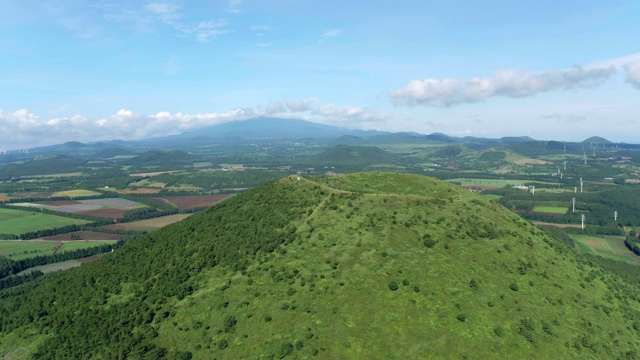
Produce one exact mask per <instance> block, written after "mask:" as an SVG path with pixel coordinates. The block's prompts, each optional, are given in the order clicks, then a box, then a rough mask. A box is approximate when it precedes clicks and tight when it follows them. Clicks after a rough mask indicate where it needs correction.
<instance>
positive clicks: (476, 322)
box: [0, 173, 640, 359]
mask: <svg viewBox="0 0 640 360" xmlns="http://www.w3.org/2000/svg"><path fill="white" fill-rule="evenodd" d="M625 279H627V277H625V278H623V277H622V275H617V274H616V273H614V272H613V271H611V270H606V269H604V268H602V267H600V266H599V265H598V264H596V263H595V262H594V260H591V259H590V258H583V257H581V256H580V255H578V254H577V253H575V252H574V251H573V250H572V249H571V248H570V247H568V246H565V245H564V243H563V242H562V241H560V240H556V239H555V238H552V237H551V236H550V235H548V234H546V233H543V232H542V231H541V230H539V229H537V228H536V227H534V226H533V225H531V224H530V223H528V222H526V221H525V220H523V219H521V218H520V217H518V216H517V215H516V214H513V213H511V212H510V211H507V210H506V209H504V208H502V207H501V206H499V205H498V204H496V203H494V202H491V201H489V200H487V199H484V198H483V197H481V196H479V195H476V194H474V193H471V192H468V191H466V190H464V189H462V188H459V187H456V186H454V185H451V184H448V183H445V182H442V181H438V180H435V179H431V178H427V177H422V176H416V175H400V174H386V173H359V174H351V175H348V176H345V177H337V178H302V179H301V180H298V178H297V177H288V178H284V179H281V180H277V181H271V182H268V183H266V184H264V185H262V186H260V187H258V188H255V189H253V190H250V191H247V192H245V193H243V194H241V195H238V196H235V197H233V198H231V199H228V200H226V201H223V202H221V203H219V204H217V205H215V206H213V207H212V208H210V209H208V210H206V211H203V212H200V213H198V214H195V215H193V216H190V217H189V218H187V219H185V220H184V221H181V222H179V223H176V224H174V225H170V226H168V227H166V228H164V229H162V230H159V231H156V232H154V233H152V234H150V235H147V236H146V237H144V238H141V239H137V240H132V241H130V242H129V243H128V244H127V245H125V246H123V247H121V248H120V249H119V250H118V251H116V252H114V253H112V254H108V255H105V256H104V257H103V258H102V259H101V260H100V261H98V262H95V263H91V264H87V265H83V266H82V267H80V268H76V269H72V270H68V271H65V272H62V273H57V274H52V275H47V276H44V277H41V278H40V279H39V280H37V281H36V283H35V284H31V285H22V287H15V288H12V289H9V290H5V291H3V292H0V331H1V332H0V356H7V355H9V356H10V357H11V358H23V357H24V358H28V357H36V358H56V359H57V358H102V359H114V358H153V359H156V358H164V357H166V358H181V359H188V358H191V357H193V358H194V359H252V358H254V359H279V358H290V359H310V358H314V357H315V358H323V359H374V358H375V359H378V358H379V359H391V358H397V359H417V358H452V359H462V358H468V359H488V358H500V359H502V358H514V359H524V358H550V359H557V358H580V359H583V358H637V357H638V356H640V349H639V347H640V345H639V342H638V339H639V338H640V320H639V319H640V316H639V315H640V304H639V303H638V301H639V300H640V292H639V288H638V285H637V283H636V282H635V280H633V277H628V279H629V280H625Z"/></svg>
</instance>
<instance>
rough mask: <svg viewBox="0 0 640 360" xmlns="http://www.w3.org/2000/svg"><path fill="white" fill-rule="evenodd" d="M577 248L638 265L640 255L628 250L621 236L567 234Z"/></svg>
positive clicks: (639, 263)
mask: <svg viewBox="0 0 640 360" xmlns="http://www.w3.org/2000/svg"><path fill="white" fill-rule="evenodd" d="M569 236H571V238H572V239H573V240H575V242H576V245H577V247H578V248H579V249H581V250H583V251H585V252H588V253H591V254H595V255H599V256H602V257H605V258H609V259H613V260H618V261H623V262H626V263H629V264H634V265H640V257H639V256H637V255H635V254H634V253H632V252H631V251H629V249H627V247H626V246H625V245H624V238H623V237H621V236H593V235H569Z"/></svg>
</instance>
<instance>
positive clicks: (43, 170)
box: [0, 155, 87, 180]
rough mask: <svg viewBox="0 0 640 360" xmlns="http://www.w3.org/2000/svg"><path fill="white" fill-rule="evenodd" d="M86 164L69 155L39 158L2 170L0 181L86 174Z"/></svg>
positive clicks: (0, 171)
mask: <svg viewBox="0 0 640 360" xmlns="http://www.w3.org/2000/svg"><path fill="white" fill-rule="evenodd" d="M84 165H85V162H84V161H82V160H78V159H76V158H73V157H71V156H67V155H53V156H42V157H37V158H35V159H34V160H30V161H27V162H25V163H22V164H9V165H7V166H5V167H4V168H2V169H0V179H5V180H7V179H11V178H14V177H21V176H33V175H51V174H64V173H76V172H85V171H87V168H86V167H84Z"/></svg>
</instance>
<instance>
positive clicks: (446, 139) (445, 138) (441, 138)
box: [424, 133, 456, 143]
mask: <svg viewBox="0 0 640 360" xmlns="http://www.w3.org/2000/svg"><path fill="white" fill-rule="evenodd" d="M424 138H425V139H427V140H429V141H432V142H442V143H451V142H455V141H456V139H455V138H452V137H451V136H449V135H445V134H442V133H433V134H430V135H425V136H424Z"/></svg>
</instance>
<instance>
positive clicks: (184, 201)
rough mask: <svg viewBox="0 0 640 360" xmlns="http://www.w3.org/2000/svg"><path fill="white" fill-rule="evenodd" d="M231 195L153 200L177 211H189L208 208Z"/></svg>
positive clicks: (170, 197) (172, 197)
mask: <svg viewBox="0 0 640 360" xmlns="http://www.w3.org/2000/svg"><path fill="white" fill-rule="evenodd" d="M229 196H231V194H222V195H202V196H165V197H162V198H153V200H154V201H155V202H158V203H166V204H170V205H172V206H175V207H176V208H178V210H190V209H196V208H202V207H206V206H209V205H211V204H213V203H216V202H218V201H221V200H224V199H226V198H228V197H229Z"/></svg>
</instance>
